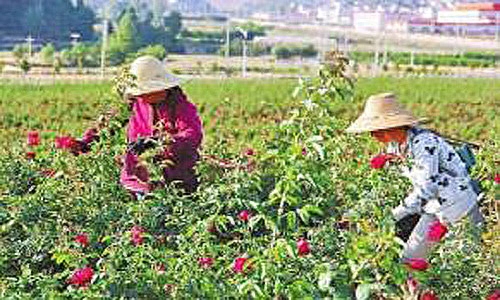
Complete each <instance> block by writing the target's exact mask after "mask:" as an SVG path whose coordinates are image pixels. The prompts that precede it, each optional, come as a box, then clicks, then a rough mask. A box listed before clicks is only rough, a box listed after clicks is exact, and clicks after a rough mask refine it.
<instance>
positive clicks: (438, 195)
mask: <svg viewBox="0 0 500 300" xmlns="http://www.w3.org/2000/svg"><path fill="white" fill-rule="evenodd" d="M420 121H421V120H418V119H417V118H415V117H414V116H413V115H412V114H411V113H410V112H408V111H406V110H405V109H403V108H402V107H401V106H400V105H399V104H398V102H397V101H396V97H395V96H394V95H393V94H390V93H388V94H380V95H375V96H372V97H370V98H369V99H368V101H367V103H366V107H365V110H364V112H363V114H362V115H361V116H360V117H359V118H358V119H357V120H356V121H355V122H354V123H353V124H352V125H351V126H350V127H349V128H348V129H347V131H348V132H351V133H361V132H371V134H372V136H373V137H374V138H375V139H377V140H378V141H380V142H382V143H384V144H387V145H388V146H389V147H388V150H387V152H388V154H386V155H385V156H384V157H385V158H386V159H387V160H402V161H404V162H405V164H404V165H406V166H403V167H402V168H401V170H402V173H403V175H404V176H406V177H407V178H408V179H409V180H410V181H411V183H412V184H413V191H412V192H411V193H410V194H409V195H408V196H407V197H406V198H405V199H404V200H403V201H402V203H401V204H400V205H399V206H397V207H396V208H394V209H393V215H394V218H395V219H396V221H401V220H403V219H404V218H406V217H409V216H414V215H418V216H420V218H419V219H418V223H417V224H416V226H415V228H414V229H413V230H412V232H411V235H410V237H409V239H408V241H407V243H406V246H405V249H404V253H403V258H404V259H414V258H426V256H427V254H428V252H429V250H430V248H431V246H432V243H433V242H435V239H434V238H432V236H431V235H432V232H431V231H432V230H433V228H435V226H436V224H437V225H438V226H440V227H441V228H444V229H445V230H444V233H445V232H446V228H447V227H448V226H450V225H453V224H456V223H457V222H458V221H460V220H461V219H462V218H463V217H465V216H467V215H469V214H470V215H471V217H472V219H473V222H474V223H476V224H480V223H482V222H483V219H482V216H481V213H480V212H479V209H478V205H477V199H478V194H477V191H476V190H475V188H474V187H473V185H472V181H471V178H470V176H469V173H468V170H467V167H466V165H465V163H464V162H463V161H462V159H461V158H460V156H459V155H458V153H457V152H456V150H455V149H454V148H453V147H452V146H451V145H450V144H448V142H447V141H446V140H444V139H443V138H442V137H440V136H439V135H437V134H435V133H434V132H432V131H429V130H425V129H422V128H420V127H418V124H419V123H420ZM442 231H443V230H442ZM444 233H443V234H444ZM438 235H439V233H438Z"/></svg>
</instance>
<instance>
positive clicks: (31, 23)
mask: <svg viewBox="0 0 500 300" xmlns="http://www.w3.org/2000/svg"><path fill="white" fill-rule="evenodd" d="M76 4H77V5H76V6H74V5H73V2H72V1H71V0H43V1H29V0H22V1H15V2H12V1H10V2H5V3H2V6H1V7H0V14H1V15H2V16H4V18H3V19H2V22H3V23H4V24H9V26H6V27H5V28H4V29H3V30H2V32H3V34H5V35H7V36H26V35H27V34H31V35H33V36H38V37H40V38H42V39H45V40H51V41H54V42H56V43H59V42H66V41H67V40H68V39H69V35H70V34H71V33H72V32H78V33H80V34H81V36H82V39H83V40H84V41H92V40H93V39H94V32H93V28H92V26H93V25H94V23H95V13H94V12H93V11H92V9H90V8H89V7H86V6H84V5H83V1H82V0H78V1H77V3H76Z"/></svg>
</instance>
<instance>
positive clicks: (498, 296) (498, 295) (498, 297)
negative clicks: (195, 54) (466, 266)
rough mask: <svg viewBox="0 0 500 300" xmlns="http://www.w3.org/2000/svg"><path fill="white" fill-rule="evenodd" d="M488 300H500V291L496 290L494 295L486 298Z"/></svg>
mask: <svg viewBox="0 0 500 300" xmlns="http://www.w3.org/2000/svg"><path fill="white" fill-rule="evenodd" d="M486 300H500V290H494V291H493V293H492V294H491V295H489V296H488V298H486Z"/></svg>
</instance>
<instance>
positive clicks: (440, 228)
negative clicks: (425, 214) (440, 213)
mask: <svg viewBox="0 0 500 300" xmlns="http://www.w3.org/2000/svg"><path fill="white" fill-rule="evenodd" d="M447 232H448V228H447V227H446V226H444V225H443V224H442V223H441V222H439V221H436V222H434V223H432V224H431V226H430V227H429V231H428V232H427V239H428V240H429V241H431V242H439V241H441V240H442V239H443V237H444V236H445V235H446V233H447Z"/></svg>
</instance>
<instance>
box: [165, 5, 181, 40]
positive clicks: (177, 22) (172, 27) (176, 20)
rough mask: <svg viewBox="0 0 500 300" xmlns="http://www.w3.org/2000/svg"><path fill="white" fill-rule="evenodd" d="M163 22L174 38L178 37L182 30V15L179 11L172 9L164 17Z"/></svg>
mask: <svg viewBox="0 0 500 300" xmlns="http://www.w3.org/2000/svg"><path fill="white" fill-rule="evenodd" d="M163 24H164V26H165V28H166V30H167V32H168V33H169V34H170V36H172V38H174V39H175V38H177V36H179V34H180V33H181V30H182V17H181V14H180V13H179V12H178V11H172V12H170V14H169V15H168V16H166V17H165V18H163Z"/></svg>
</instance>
